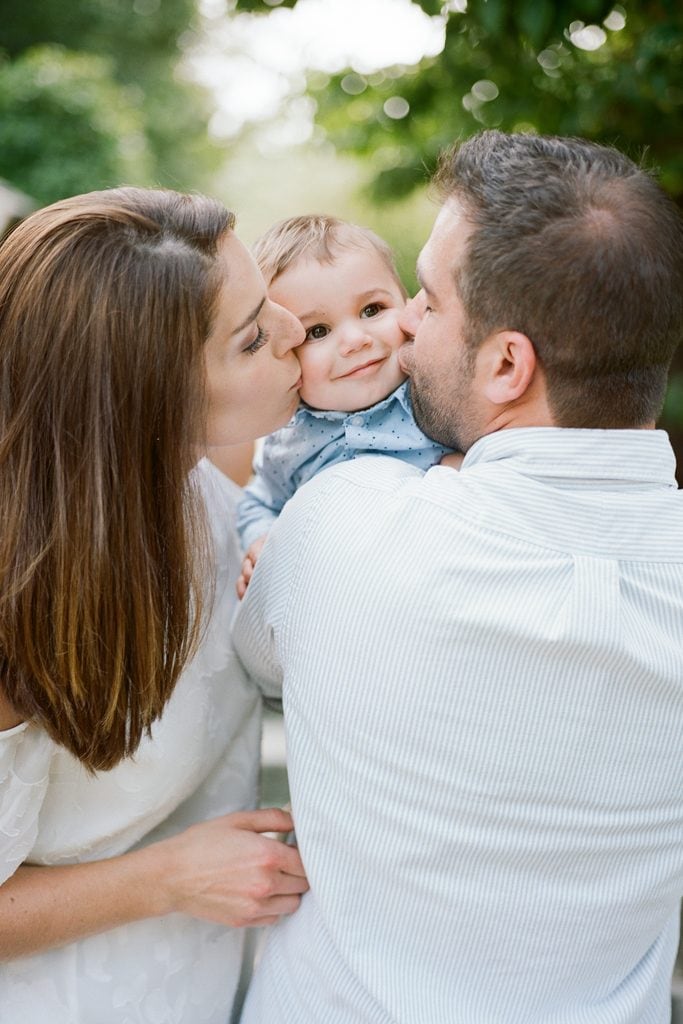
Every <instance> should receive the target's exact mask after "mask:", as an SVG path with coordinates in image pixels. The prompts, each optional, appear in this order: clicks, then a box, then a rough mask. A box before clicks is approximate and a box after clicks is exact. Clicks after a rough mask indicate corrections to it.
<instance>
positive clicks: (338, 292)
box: [269, 246, 406, 412]
mask: <svg viewBox="0 0 683 1024" xmlns="http://www.w3.org/2000/svg"><path fill="white" fill-rule="evenodd" d="M269 296H270V298H271V299H272V300H273V302H277V303H279V304H280V305H281V306H284V307H285V308H286V309H288V310H289V311H290V312H291V313H294V315H295V316H296V317H298V318H299V320H300V321H301V323H302V325H303V328H304V330H305V332H306V340H305V341H304V343H303V345H301V346H300V347H299V348H298V349H297V353H296V354H297V356H298V358H299V362H300V363H301V372H302V377H303V384H302V387H301V397H302V399H303V400H304V401H305V402H306V403H307V404H308V405H311V406H313V407H314V408H315V409H329V410H337V411H340V412H353V411H355V410H357V409H367V408H368V407H369V406H371V405H374V404H375V403H376V402H379V401H381V400H382V399H383V398H386V397H387V395H389V394H391V392H392V391H394V390H395V389H396V388H397V387H398V386H399V384H400V383H401V382H402V381H403V380H405V376H406V375H405V374H404V373H403V371H402V370H401V367H400V366H399V364H398V350H399V348H400V347H401V345H402V344H403V342H404V341H405V340H406V339H405V335H404V334H403V331H402V330H401V328H400V327H399V325H398V317H399V315H400V313H401V311H402V309H403V307H404V305H405V300H404V298H403V295H402V294H401V289H400V288H399V286H398V284H397V283H396V281H395V279H394V277H393V275H392V274H391V272H390V271H389V268H388V267H387V266H386V265H385V263H384V261H383V260H382V258H381V257H380V255H379V254H378V253H376V252H375V251H374V250H373V249H372V248H370V247H369V246H368V248H367V249H365V248H354V249H341V250H339V252H338V253H337V255H335V258H334V260H333V262H331V263H320V262H319V261H318V260H316V259H306V258H302V259H300V260H297V261H296V262H295V263H293V264H292V265H291V266H290V267H288V268H287V269H286V270H285V271H284V272H283V273H282V274H280V276H279V277H277V278H276V279H275V280H274V281H273V283H272V284H271V286H270V289H269Z"/></svg>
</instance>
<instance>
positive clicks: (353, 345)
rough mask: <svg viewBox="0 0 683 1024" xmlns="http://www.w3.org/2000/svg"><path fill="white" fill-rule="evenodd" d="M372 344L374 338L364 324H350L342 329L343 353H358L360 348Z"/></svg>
mask: <svg viewBox="0 0 683 1024" xmlns="http://www.w3.org/2000/svg"><path fill="white" fill-rule="evenodd" d="M371 344H372V338H371V337H370V335H369V334H368V332H367V331H366V330H365V328H364V326H363V324H362V323H360V322H357V323H348V324H344V326H343V327H342V331H341V337H340V342H339V345H340V348H341V350H342V352H356V351H357V350H358V349H359V348H363V347H364V346H365V345H371Z"/></svg>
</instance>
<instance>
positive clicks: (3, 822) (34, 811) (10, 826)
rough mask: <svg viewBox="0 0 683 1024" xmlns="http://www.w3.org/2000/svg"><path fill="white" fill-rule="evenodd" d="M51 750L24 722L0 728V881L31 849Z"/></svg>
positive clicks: (37, 731)
mask: <svg viewBox="0 0 683 1024" xmlns="http://www.w3.org/2000/svg"><path fill="white" fill-rule="evenodd" d="M53 750H54V746H53V744H52V742H51V741H50V739H49V737H48V736H47V735H46V734H45V733H43V732H42V731H41V730H40V729H37V728H36V727H35V726H31V725H29V724H28V723H27V722H24V723H22V724H21V725H17V726H16V727H15V728H14V729H7V730H5V731H4V732H0V884H2V883H3V882H4V881H5V880H6V879H8V878H9V877H10V876H11V875H13V874H14V872H15V871H16V870H17V868H18V867H19V865H20V864H22V863H23V862H24V861H25V860H26V858H27V857H28V855H29V853H30V852H31V850H32V849H33V845H34V843H35V841H36V835H37V833H38V815H39V813H40V808H41V807H42V804H43V800H44V798H45V793H46V790H47V784H48V778H49V772H50V761H51V758H52V752H53Z"/></svg>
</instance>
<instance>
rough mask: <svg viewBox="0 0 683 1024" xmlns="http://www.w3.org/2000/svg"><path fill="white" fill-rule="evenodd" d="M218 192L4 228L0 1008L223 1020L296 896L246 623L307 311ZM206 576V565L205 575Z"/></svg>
mask: <svg viewBox="0 0 683 1024" xmlns="http://www.w3.org/2000/svg"><path fill="white" fill-rule="evenodd" d="M232 228H233V218H232V216H231V215H230V214H229V213H227V211H226V210H224V209H223V207H221V206H220V204H218V203H216V202H214V201H212V200H209V199H207V198H204V197H200V196H183V195H178V194H176V193H172V192H165V191H147V190H142V189H129V188H126V189H116V190H111V191H106V192H100V193H92V194H90V195H85V196H79V197H76V198H73V199H69V200H65V201H63V202H60V203H57V204H55V205H53V206H51V207H48V208H47V209H44V210H41V211H39V212H37V213H35V214H34V215H32V216H31V217H30V218H28V220H26V221H25V222H24V223H23V224H21V225H20V226H19V227H18V228H17V229H16V230H15V231H14V232H13V233H12V234H11V235H10V236H9V238H8V239H6V240H5V242H4V243H3V245H2V246H1V247H0V522H2V524H3V525H2V530H1V531H0V730H2V731H0V881H1V882H2V885H0V958H1V959H2V960H3V961H4V963H3V964H2V966H0V1021H2V1022H3V1024H5V1022H13V1024H14V1022H17V1024H18V1022H22V1024H38V1022H40V1024H44V1022H45V1021H50V1024H66V1022H67V1021H68V1022H69V1024H75V1022H79V1024H80V1022H82V1024H109V1022H112V1024H114V1022H116V1024H123V1022H128V1021H130V1022H133V1021H136V1022H137V1021H150V1022H151V1021H155V1022H163V1024H171V1022H183V1024H198V1022H202V1021H211V1022H216V1024H218V1022H220V1024H225V1022H226V1020H227V1019H228V1017H229V1013H230V1006H231V1002H232V999H233V994H234V990H235V987H236V983H237V978H238V973H239V967H240V958H241V935H242V933H241V932H240V931H238V930H235V929H236V928H238V927H239V926H241V925H245V924H262V923H270V922H273V921H275V920H277V918H278V917H279V916H280V915H281V914H286V913H290V912H292V911H293V910H294V909H296V907H297V905H298V902H299V898H300V893H302V892H303V891H304V890H305V889H306V888H307V885H306V881H305V877H304V872H303V868H302V865H301V861H300V859H299V856H298V853H297V852H296V851H295V850H293V849H291V848H289V847H287V846H285V845H283V844H281V843H278V842H276V841H275V840H274V839H272V838H268V837H266V836H263V835H261V833H263V832H266V831H276V830H277V831H285V830H287V829H289V828H291V820H290V818H289V816H288V815H287V814H285V813H284V812H281V811H278V810H271V811H267V810H263V811H251V810H249V808H251V807H253V805H254V801H255V796H256V776H257V763H258V747H259V733H260V717H259V716H260V710H259V699H258V696H257V694H256V693H255V692H254V690H253V689H252V688H251V687H250V686H249V684H248V682H247V680H246V679H245V677H244V675H243V673H242V671H241V669H240V667H239V663H238V662H237V660H236V658H235V656H234V655H233V653H232V650H231V648H230V644H229V620H230V618H231V613H232V610H233V601H234V583H235V577H236V575H237V572H238V568H239V553H238V550H237V546H236V543H235V539H234V536H233V530H232V513H233V506H234V502H235V497H236V494H239V492H238V491H237V488H235V487H234V486H233V485H232V484H231V483H230V482H229V481H228V480H227V478H225V477H224V476H223V475H222V474H221V473H220V472H219V470H217V469H216V468H215V467H213V466H212V465H211V464H210V463H209V462H208V460H206V459H201V460H200V461H199V462H198V461H197V460H198V458H199V457H200V456H201V454H202V452H203V450H204V448H205V447H206V446H208V445H212V446H220V445H231V444H237V443H240V442H243V441H246V440H249V439H251V438H254V437H256V436H258V435H261V434H264V433H266V432H267V431H270V430H272V429H273V428H276V427H278V426H280V425H281V424H283V423H284V422H286V420H287V419H288V418H289V416H290V415H291V414H292V412H293V410H294V408H295V407H296V404H297V401H298V386H299V383H300V374H299V367H298V363H297V360H296V357H295V355H294V352H293V349H294V347H295V346H296V345H298V344H299V343H300V342H301V341H302V340H303V332H302V330H301V328H300V326H299V324H298V321H296V320H295V319H294V317H292V316H291V314H289V313H288V312H287V311H286V310H284V309H282V308H281V307H279V306H276V305H274V304H273V303H272V302H270V301H269V300H268V298H267V296H266V291H265V287H264V283H263V279H262V277H261V275H260V274H259V272H258V270H257V269H256V266H255V264H254V263H253V260H252V259H251V257H250V256H249V254H248V252H247V250H246V249H245V248H244V247H243V246H242V244H241V243H240V242H239V241H238V239H237V238H236V236H235V235H234V234H233V231H232ZM207 581H210V582H207Z"/></svg>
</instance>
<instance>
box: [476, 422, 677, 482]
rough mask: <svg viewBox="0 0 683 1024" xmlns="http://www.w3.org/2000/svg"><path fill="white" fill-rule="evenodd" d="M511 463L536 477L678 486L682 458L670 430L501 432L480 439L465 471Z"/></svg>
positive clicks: (529, 429) (533, 429) (534, 429)
mask: <svg viewBox="0 0 683 1024" xmlns="http://www.w3.org/2000/svg"><path fill="white" fill-rule="evenodd" d="M500 460H507V461H508V462H512V463H514V468H515V469H516V470H517V471H518V472H521V473H527V474H528V475H529V476H533V477H535V478H545V479H552V480H553V481H555V482H556V483H560V482H561V481H562V480H563V479H565V480H567V481H569V480H572V481H575V480H576V479H577V477H580V478H582V479H584V480H587V481H588V480H591V481H598V480H599V481H602V482H604V483H605V484H607V485H609V486H611V487H616V488H619V487H624V488H626V487H630V486H632V485H634V484H637V485H640V487H642V486H643V485H645V486H657V487H671V488H674V489H677V488H678V484H677V483H676V478H675V475H674V474H675V471H676V457H675V455H674V452H673V449H672V447H671V443H670V441H669V437H668V435H667V433H666V432H665V431H664V430H574V429H570V428H568V427H522V428H515V429H510V430H498V431H495V432H494V433H492V434H486V435H485V436H484V437H480V438H479V440H478V441H476V442H475V443H474V444H473V445H472V447H471V448H470V450H469V451H468V452H467V455H466V456H465V460H464V462H463V465H462V468H463V469H465V468H469V467H471V466H474V465H477V464H479V463H484V462H496V461H500Z"/></svg>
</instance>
